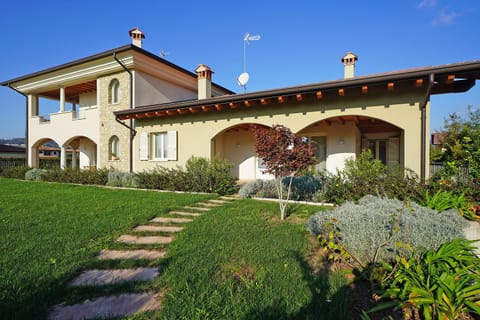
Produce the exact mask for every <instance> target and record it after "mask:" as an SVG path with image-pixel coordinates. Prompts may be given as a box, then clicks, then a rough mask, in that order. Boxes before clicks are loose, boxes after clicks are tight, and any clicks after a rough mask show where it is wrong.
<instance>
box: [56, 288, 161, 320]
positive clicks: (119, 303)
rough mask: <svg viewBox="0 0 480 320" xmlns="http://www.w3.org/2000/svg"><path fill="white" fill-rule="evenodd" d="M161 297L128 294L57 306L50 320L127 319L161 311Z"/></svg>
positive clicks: (148, 294)
mask: <svg viewBox="0 0 480 320" xmlns="http://www.w3.org/2000/svg"><path fill="white" fill-rule="evenodd" d="M160 306H161V305H160V295H158V294H154V293H128V294H122V295H119V296H110V297H100V298H97V299H94V300H85V301H84V302H82V303H79V304H74V305H68V306H67V305H63V304H60V305H56V306H54V307H53V310H52V312H51V313H50V316H49V317H48V318H49V319H50V320H82V319H89V318H106V317H127V316H131V315H133V314H135V313H140V312H146V311H155V310H157V309H160Z"/></svg>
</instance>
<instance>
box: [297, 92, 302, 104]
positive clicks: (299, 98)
mask: <svg viewBox="0 0 480 320" xmlns="http://www.w3.org/2000/svg"><path fill="white" fill-rule="evenodd" d="M295 97H296V98H297V101H298V102H300V101H302V100H303V96H302V94H301V93H297V94H296V96H295Z"/></svg>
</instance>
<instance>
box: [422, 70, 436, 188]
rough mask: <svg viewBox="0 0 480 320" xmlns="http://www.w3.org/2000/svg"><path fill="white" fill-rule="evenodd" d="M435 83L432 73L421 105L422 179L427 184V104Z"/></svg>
mask: <svg viewBox="0 0 480 320" xmlns="http://www.w3.org/2000/svg"><path fill="white" fill-rule="evenodd" d="M434 81H435V75H434V74H433V73H430V76H429V82H428V87H427V92H426V93H425V97H424V99H423V101H422V104H421V105H420V108H421V129H420V130H421V139H422V141H421V150H420V179H421V181H422V182H425V178H426V172H425V167H426V165H427V153H426V148H427V142H426V140H427V132H426V131H427V103H428V101H430V94H431V93H432V88H433V84H434Z"/></svg>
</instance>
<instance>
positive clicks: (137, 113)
mask: <svg viewBox="0 0 480 320" xmlns="http://www.w3.org/2000/svg"><path fill="white" fill-rule="evenodd" d="M430 75H433V76H434V83H433V86H432V91H431V94H441V93H448V92H464V91H467V90H469V89H470V88H471V87H472V86H474V85H475V80H476V79H480V60H475V61H468V62H461V63H454V64H446V65H440V66H433V67H432V66H430V67H423V68H416V69H408V70H400V71H394V72H388V73H381V74H374V75H368V76H359V77H353V78H348V79H341V80H335V81H327V82H318V83H313V84H308V85H301V86H294V87H287V88H279V89H273V90H265V91H257V92H251V93H242V94H232V95H224V96H218V97H214V98H210V99H202V100H188V101H177V102H170V103H164V104H155V105H149V106H142V107H136V108H135V109H128V110H120V111H116V112H115V115H116V116H117V117H118V118H119V119H131V118H137V119H138V118H144V117H159V116H164V115H181V114H188V113H194V112H198V111H215V110H223V109H226V108H227V109H229V108H236V107H238V106H239V105H244V106H246V107H249V106H251V105H252V104H262V105H264V104H268V103H269V101H278V102H280V103H283V102H284V101H285V99H286V98H288V97H294V98H295V99H296V101H297V102H298V101H301V100H302V99H303V97H304V96H305V95H315V96H316V97H317V98H321V97H322V95H323V94H324V93H325V92H328V91H339V94H340V91H341V90H342V94H343V92H344V90H347V89H352V88H361V90H362V92H363V90H364V89H365V88H366V90H368V87H369V86H381V85H385V84H387V85H389V84H393V83H399V82H413V83H414V84H415V85H416V86H417V87H421V86H425V87H427V86H426V83H427V82H428V81H429V77H430Z"/></svg>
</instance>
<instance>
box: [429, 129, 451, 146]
mask: <svg viewBox="0 0 480 320" xmlns="http://www.w3.org/2000/svg"><path fill="white" fill-rule="evenodd" d="M446 135H447V133H446V132H434V133H432V139H431V143H432V145H433V146H443V144H444V143H445V136H446Z"/></svg>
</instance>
